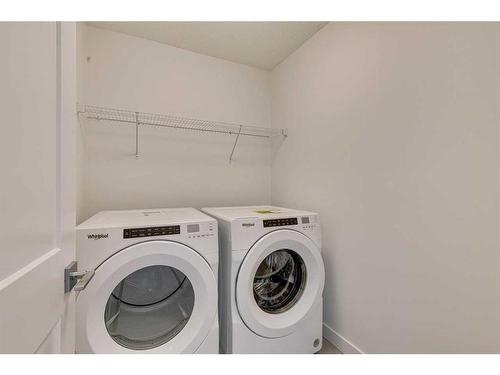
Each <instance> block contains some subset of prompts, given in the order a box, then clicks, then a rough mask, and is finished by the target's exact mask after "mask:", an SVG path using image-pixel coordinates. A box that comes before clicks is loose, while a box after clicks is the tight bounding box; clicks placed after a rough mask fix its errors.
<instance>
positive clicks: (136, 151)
mask: <svg viewBox="0 0 500 375" xmlns="http://www.w3.org/2000/svg"><path fill="white" fill-rule="evenodd" d="M135 158H136V159H139V112H136V113H135Z"/></svg>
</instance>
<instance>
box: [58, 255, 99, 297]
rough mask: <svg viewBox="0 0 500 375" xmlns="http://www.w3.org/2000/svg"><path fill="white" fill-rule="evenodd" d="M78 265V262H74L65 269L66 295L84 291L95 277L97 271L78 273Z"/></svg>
mask: <svg viewBox="0 0 500 375" xmlns="http://www.w3.org/2000/svg"><path fill="white" fill-rule="evenodd" d="M77 265H78V264H77V262H75V261H73V262H71V263H70V264H69V265H68V266H67V267H66V268H65V269H64V293H68V292H71V291H72V290H74V291H75V292H80V291H82V290H84V289H85V287H86V286H87V284H88V283H89V281H90V280H92V278H93V277H94V274H95V271H93V270H91V271H77Z"/></svg>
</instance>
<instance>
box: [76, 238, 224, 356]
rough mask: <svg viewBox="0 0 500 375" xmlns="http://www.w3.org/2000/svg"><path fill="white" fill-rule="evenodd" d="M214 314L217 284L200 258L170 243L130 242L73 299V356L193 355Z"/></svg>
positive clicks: (192, 252)
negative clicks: (113, 354)
mask: <svg viewBox="0 0 500 375" xmlns="http://www.w3.org/2000/svg"><path fill="white" fill-rule="evenodd" d="M216 313H217V282H216V280H215V277H214V273H213V272H212V270H211V268H210V266H209V264H208V263H207V262H206V260H205V259H204V258H203V257H202V256H201V255H200V254H198V253H197V252H196V251H194V250H193V249H191V248H189V247H188V246H185V245H182V244H180V243H177V242H171V241H149V242H143V243H139V244H135V245H132V246H130V247H128V248H125V249H123V250H121V251H119V252H118V253H116V254H115V255H113V256H112V257H110V258H109V259H107V260H106V261H105V262H104V263H103V264H101V265H100V266H99V267H98V268H97V270H96V272H95V275H94V277H93V279H92V280H91V282H90V283H89V284H88V285H87V287H86V288H85V289H84V290H83V291H81V292H80V294H79V295H78V296H77V321H76V324H77V327H76V330H77V343H76V344H77V352H80V353H125V354H130V353H193V352H195V351H196V349H197V348H198V347H199V346H200V344H201V343H202V342H203V340H204V339H205V338H206V336H207V334H208V333H209V331H210V330H211V328H212V326H213V323H214V320H215V319H216Z"/></svg>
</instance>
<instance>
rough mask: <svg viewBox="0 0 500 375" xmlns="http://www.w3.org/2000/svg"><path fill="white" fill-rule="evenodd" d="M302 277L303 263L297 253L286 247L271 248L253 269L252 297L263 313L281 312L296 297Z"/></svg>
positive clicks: (302, 286)
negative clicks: (279, 248)
mask: <svg viewBox="0 0 500 375" xmlns="http://www.w3.org/2000/svg"><path fill="white" fill-rule="evenodd" d="M306 278H307V274H306V266H305V264H304V261H303V259H302V258H301V257H300V255H298V254H297V253H296V252H295V251H292V250H289V249H282V250H277V251H274V252H272V253H271V254H269V255H268V256H267V257H265V258H264V260H263V261H262V262H261V263H260V265H259V267H258V268H257V271H256V272H255V276H254V279H253V295H254V298H255V301H256V302H257V305H258V306H259V307H260V308H261V309H262V310H263V311H265V312H267V313H270V314H279V313H283V312H285V311H287V310H289V309H290V308H291V307H292V306H293V305H295V303H296V302H297V301H298V300H299V299H300V297H301V295H302V293H303V291H304V288H305V285H306Z"/></svg>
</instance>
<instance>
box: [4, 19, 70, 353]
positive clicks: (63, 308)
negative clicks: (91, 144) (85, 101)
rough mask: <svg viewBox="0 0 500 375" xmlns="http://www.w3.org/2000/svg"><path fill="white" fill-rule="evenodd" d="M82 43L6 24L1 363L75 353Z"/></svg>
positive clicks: (51, 29) (60, 31) (43, 28)
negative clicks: (7, 356)
mask: <svg viewBox="0 0 500 375" xmlns="http://www.w3.org/2000/svg"><path fill="white" fill-rule="evenodd" d="M75 36H76V34H75V24H74V23H63V24H61V23H54V22H45V23H30V22H26V23H0V50H1V51H2V58H1V59H0V82H1V85H0V103H2V104H1V108H2V110H1V136H0V170H1V174H2V175H1V183H0V239H1V245H0V246H1V249H0V306H1V312H0V353H35V352H71V351H73V348H74V331H73V311H72V308H73V307H72V298H73V296H72V295H71V294H69V295H64V291H63V273H64V271H63V270H64V267H65V265H66V264H67V263H69V261H71V260H73V259H74V244H75V238H74V227H75V203H74V188H75V184H74V150H75V142H74V136H75V133H74V131H75V124H76V116H75V101H76V99H75V70H74V66H75V41H76V38H75Z"/></svg>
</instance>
